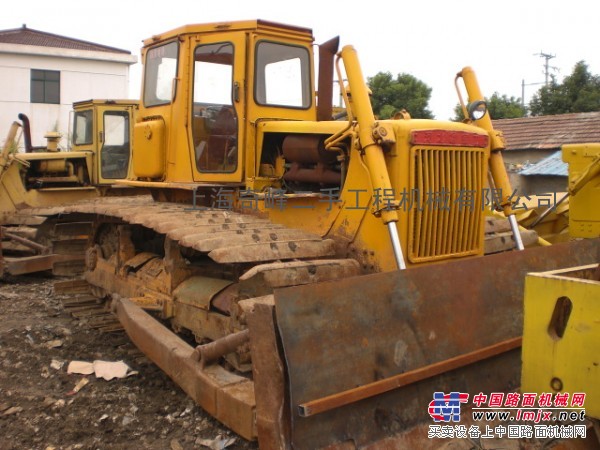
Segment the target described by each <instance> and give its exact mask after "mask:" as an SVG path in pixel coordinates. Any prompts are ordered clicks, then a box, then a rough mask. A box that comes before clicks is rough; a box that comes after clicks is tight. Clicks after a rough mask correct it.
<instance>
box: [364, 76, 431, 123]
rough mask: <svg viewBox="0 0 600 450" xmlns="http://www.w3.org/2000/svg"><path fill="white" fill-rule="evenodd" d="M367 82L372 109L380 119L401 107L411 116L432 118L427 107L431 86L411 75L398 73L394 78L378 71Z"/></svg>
mask: <svg viewBox="0 0 600 450" xmlns="http://www.w3.org/2000/svg"><path fill="white" fill-rule="evenodd" d="M367 84H368V86H369V89H371V92H372V95H371V104H372V105H373V111H374V112H375V115H376V116H378V117H380V118H381V119H388V118H390V117H392V116H393V115H394V114H395V113H397V112H399V111H401V110H402V109H405V110H407V111H408V112H409V113H410V115H411V117H413V118H419V119H433V114H432V113H431V111H430V110H429V109H428V103H429V98H430V97H431V88H430V87H429V86H427V85H426V84H425V83H423V82H422V81H421V80H418V79H417V78H415V77H413V76H412V75H409V74H407V73H400V74H398V75H397V76H396V78H394V77H393V75H392V74H391V73H390V72H379V73H378V74H376V75H375V76H373V77H369V78H368V79H367Z"/></svg>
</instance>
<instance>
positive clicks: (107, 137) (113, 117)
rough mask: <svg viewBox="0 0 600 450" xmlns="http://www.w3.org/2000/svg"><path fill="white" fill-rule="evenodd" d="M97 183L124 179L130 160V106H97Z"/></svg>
mask: <svg viewBox="0 0 600 450" xmlns="http://www.w3.org/2000/svg"><path fill="white" fill-rule="evenodd" d="M96 114H97V130H98V134H97V136H98V158H97V162H98V164H97V165H98V175H99V178H98V179H99V184H112V183H114V181H115V180H119V179H125V178H127V176H128V174H129V168H130V162H131V140H132V129H131V116H132V108H131V107H126V106H100V107H98V108H97V111H96Z"/></svg>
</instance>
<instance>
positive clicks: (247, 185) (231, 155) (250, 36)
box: [59, 20, 600, 449]
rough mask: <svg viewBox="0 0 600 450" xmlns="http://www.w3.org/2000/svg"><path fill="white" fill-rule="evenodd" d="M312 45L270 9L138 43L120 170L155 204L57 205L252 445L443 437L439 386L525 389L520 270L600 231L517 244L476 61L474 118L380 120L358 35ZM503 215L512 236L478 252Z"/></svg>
mask: <svg viewBox="0 0 600 450" xmlns="http://www.w3.org/2000/svg"><path fill="white" fill-rule="evenodd" d="M314 48H315V47H314V43H313V35H312V32H311V30H309V29H306V28H301V27H297V26H289V25H282V24H277V23H272V22H267V21H262V20H254V21H242V22H226V23H214V24H203V25H188V26H183V27H180V28H177V29H175V30H172V31H169V32H165V33H161V34H157V35H155V36H153V37H152V38H150V39H148V40H146V41H144V46H143V48H142V59H143V64H144V78H143V83H142V95H141V99H140V104H139V111H138V113H137V116H136V120H135V125H134V126H133V150H132V158H131V171H130V172H129V176H128V177H127V178H126V179H123V180H116V181H115V182H116V183H119V184H121V185H123V186H132V187H137V188H143V189H147V190H149V191H150V192H151V194H152V197H153V198H151V199H150V198H147V197H128V198H119V197H114V198H104V197H103V198H98V199H95V200H90V201H87V202H82V203H77V204H73V205H66V206H61V207H60V208H59V209H60V215H61V219H62V220H63V221H66V222H65V223H68V221H69V217H73V218H74V219H73V221H74V222H77V221H87V222H88V223H91V224H92V226H93V232H92V233H91V234H90V236H91V237H90V240H89V243H88V249H87V252H86V262H85V264H86V270H85V274H84V277H85V280H86V282H87V283H89V285H90V287H91V289H92V292H93V293H94V294H95V295H97V296H99V297H105V298H109V299H110V300H111V302H112V308H113V310H114V312H115V313H116V315H117V316H118V318H119V320H120V322H121V323H122V325H123V327H124V328H125V330H126V331H127V333H128V334H129V336H130V338H131V339H132V340H133V342H134V343H135V344H136V345H137V346H138V347H139V348H140V349H141V350H142V351H144V352H145V353H146V354H147V355H148V356H149V357H150V358H151V359H152V360H153V361H154V362H155V363H156V364H157V365H158V366H160V367H161V368H162V369H163V370H164V371H165V372H166V373H167V374H168V375H169V376H170V377H171V378H173V380H174V381H175V382H177V383H178V384H179V385H180V386H181V387H182V388H183V389H184V390H185V391H186V392H187V393H188V394H189V395H190V396H191V397H192V398H193V399H194V400H195V401H196V402H197V403H198V404H199V405H200V406H201V407H202V408H204V409H205V410H206V411H208V412H209V413H210V414H212V415H213V416H214V417H216V418H217V419H218V420H220V421H221V422H222V423H224V424H225V425H227V426H228V427H230V428H231V429H232V430H234V431H235V432H237V433H238V434H240V435H241V436H243V437H244V438H246V439H251V440H253V439H258V442H259V445H260V448H261V449H287V448H294V449H317V448H330V449H333V448H339V449H350V448H361V449H375V448H438V447H439V444H440V441H436V440H428V438H427V426H428V424H430V423H431V420H432V419H431V417H433V416H432V415H431V413H430V412H428V407H429V405H430V403H431V402H432V400H433V399H434V397H433V394H434V392H440V391H444V392H451V391H452V392H461V393H465V394H469V395H474V394H476V393H479V392H492V391H496V392H498V391H501V392H505V391H508V390H513V389H515V388H516V387H518V385H519V375H520V343H521V333H522V320H523V316H522V314H523V313H522V298H523V278H524V275H525V274H526V273H527V272H531V271H545V270H550V269H553V268H556V267H570V266H577V265H584V264H592V263H594V262H596V261H595V259H596V258H597V252H598V248H599V246H600V244H599V242H598V239H588V240H584V241H578V242H570V243H568V244H558V245H553V246H545V247H536V248H527V249H524V244H523V241H522V239H521V234H520V232H519V227H518V225H517V222H516V220H515V216H514V214H513V209H512V203H513V200H514V199H512V198H511V194H512V190H511V189H510V185H509V182H508V177H507V175H506V171H505V168H504V164H503V161H502V153H501V151H502V149H503V148H504V142H503V138H502V136H501V134H500V133H499V132H497V131H495V130H494V129H493V127H492V124H491V120H490V117H489V115H488V114H487V111H486V105H485V102H484V97H483V95H482V93H481V92H480V89H479V86H478V83H477V79H476V77H475V74H474V72H473V70H471V69H470V68H464V69H462V70H461V71H460V72H459V73H458V74H457V77H456V84H457V90H458V92H459V98H460V102H461V105H462V108H463V111H464V113H465V121H464V123H457V122H446V121H433V120H424V119H412V118H410V117H409V116H408V115H407V114H403V115H401V116H399V118H398V119H396V120H376V118H375V116H374V114H373V110H372V107H371V103H370V99H369V93H368V89H367V86H366V84H365V80H364V77H363V74H362V71H361V67H360V64H359V60H358V57H357V53H356V51H355V50H354V48H353V47H351V46H345V47H343V48H342V49H341V51H339V49H338V39H337V38H336V39H332V40H330V41H328V42H326V43H324V44H322V45H320V46H318V53H319V57H318V67H319V76H318V81H317V80H315V75H314V72H315V65H316V61H315V58H314V57H313V49H314ZM334 78H337V80H346V79H347V80H348V86H347V87H346V86H344V85H343V84H340V88H341V90H342V96H343V98H344V101H345V107H346V116H347V117H346V118H345V119H344V120H332V87H333V84H334ZM315 84H317V86H315ZM463 90H464V91H466V94H467V96H468V101H467V102H465V101H463V99H462V95H461V94H460V93H461V92H462V91H463ZM492 210H500V211H503V212H504V214H505V215H506V217H507V220H508V223H509V225H510V229H511V230H512V234H511V236H509V237H507V238H503V239H504V240H505V241H506V243H505V244H506V248H505V249H507V248H510V247H513V246H514V247H515V248H516V251H510V252H501V253H498V254H495V255H490V256H484V253H485V250H484V242H485V235H486V226H487V217H488V216H489V215H490V214H491V211H492ZM157 319H160V321H159V320H157ZM161 321H162V323H161ZM164 322H167V323H169V324H170V326H171V327H172V329H173V331H171V330H169V329H168V328H167V327H165V326H164ZM175 332H177V333H179V334H176V333H175Z"/></svg>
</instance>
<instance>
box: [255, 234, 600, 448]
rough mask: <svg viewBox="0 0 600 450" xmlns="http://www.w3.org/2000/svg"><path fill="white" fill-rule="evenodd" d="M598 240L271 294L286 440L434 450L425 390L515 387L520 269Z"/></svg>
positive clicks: (538, 266)
mask: <svg viewBox="0 0 600 450" xmlns="http://www.w3.org/2000/svg"><path fill="white" fill-rule="evenodd" d="M599 248H600V240H599V239H594V240H588V241H579V242H572V243H569V244H557V245H554V246H551V247H540V248H534V249H530V250H526V251H522V252H509V253H502V254H498V255H493V256H486V257H481V258H474V259H469V260H462V261H455V262H450V263H445V264H436V265H430V266H427V267H417V268H412V269H408V270H404V271H398V272H388V273H379V274H373V275H366V276H362V277H355V278H347V279H343V280H339V281H334V282H325V283H319V284H313V285H306V286H298V287H290V288H286V289H281V290H277V291H276V293H275V312H276V318H277V325H278V328H279V333H280V336H281V341H282V345H283V352H284V356H285V365H286V368H285V370H286V372H287V380H288V381H287V382H288V384H289V397H288V398H289V405H288V406H289V408H288V411H289V414H290V416H291V419H290V422H291V424H290V428H291V429H290V431H289V434H290V436H289V439H290V440H291V443H292V447H293V448H294V449H316V448H323V447H329V446H331V447H330V448H343V449H347V448H369V449H375V448H377V449H382V448H384V449H392V448H436V447H437V446H439V444H440V441H437V442H436V440H435V439H432V440H429V439H427V428H426V426H427V425H426V424H432V423H433V419H432V418H431V417H430V416H429V414H428V405H429V404H430V402H431V401H432V400H433V393H434V392H446V393H450V392H460V393H469V394H470V397H469V399H472V396H473V395H474V394H477V393H479V392H483V393H488V394H489V393H490V392H507V391H509V390H513V389H515V388H517V387H518V386H519V374H520V370H521V361H520V348H519V346H520V337H521V334H522V323H523V286H524V278H525V274H526V273H527V272H536V271H545V270H549V269H553V268H560V267H573V266H578V265H584V264H591V263H594V262H596V261H595V259H596V258H597V255H598V251H599V250H598V249H599ZM259 440H260V437H259Z"/></svg>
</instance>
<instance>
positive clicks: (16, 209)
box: [0, 99, 138, 276]
mask: <svg viewBox="0 0 600 450" xmlns="http://www.w3.org/2000/svg"><path fill="white" fill-rule="evenodd" d="M137 106H138V102H137V101H133V100H98V99H94V100H85V101H79V102H76V103H74V104H73V110H72V122H71V124H72V129H71V132H70V133H69V136H68V140H69V148H68V149H67V150H65V151H62V150H61V149H60V148H59V146H58V143H59V140H60V137H61V135H60V133H57V132H49V133H47V134H46V138H47V139H48V144H47V146H45V147H34V146H33V145H32V139H31V124H30V122H29V118H28V117H27V116H26V115H24V114H19V120H20V121H21V122H16V121H15V122H13V124H12V126H11V128H10V131H9V135H8V137H7V139H6V141H5V142H4V146H3V148H2V151H1V153H0V225H1V226H2V230H1V231H2V246H0V276H1V274H2V273H3V272H6V273H9V274H12V275H20V274H23V273H30V272H37V271H41V270H51V269H54V268H56V272H57V273H63V274H65V270H64V269H65V268H67V267H69V266H70V267H72V268H77V267H78V266H79V267H81V261H82V257H83V254H82V253H81V252H79V254H78V255H77V254H76V253H77V252H75V253H73V252H72V251H67V253H66V254H65V253H64V251H63V250H65V249H67V250H69V247H71V250H72V247H73V243H74V240H77V239H75V236H81V235H82V234H85V230H84V228H85V227H86V226H84V227H83V228H82V227H80V228H79V230H75V229H73V226H72V225H69V226H68V227H67V228H69V229H70V231H68V230H66V228H65V227H62V230H61V225H60V224H58V223H56V221H55V220H52V219H51V220H47V219H48V218H53V217H54V216H56V210H54V209H53V207H56V206H58V205H64V204H68V203H73V202H74V201H78V200H83V199H90V198H95V197H98V196H108V195H122V194H123V193H127V194H133V193H135V191H136V190H135V189H131V188H127V187H125V186H116V185H115V184H114V181H115V180H116V179H123V178H125V177H127V175H128V173H129V167H130V164H129V163H130V158H131V140H132V133H133V128H132V126H133V122H134V117H135V112H136V111H137ZM20 136H22V137H23V146H24V151H22V152H20V151H18V146H19V142H20ZM88 228H89V227H88ZM65 231H68V232H67V234H65ZM61 241H62V244H65V241H67V242H66V244H67V245H62V247H63V249H61V248H60V247H61ZM79 241H80V242H81V243H82V244H85V242H86V240H85V239H79ZM75 247H77V246H76V245H75ZM1 250H3V252H2V251H1ZM83 250H85V247H83ZM61 268H62V269H61Z"/></svg>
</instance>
